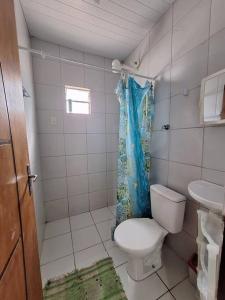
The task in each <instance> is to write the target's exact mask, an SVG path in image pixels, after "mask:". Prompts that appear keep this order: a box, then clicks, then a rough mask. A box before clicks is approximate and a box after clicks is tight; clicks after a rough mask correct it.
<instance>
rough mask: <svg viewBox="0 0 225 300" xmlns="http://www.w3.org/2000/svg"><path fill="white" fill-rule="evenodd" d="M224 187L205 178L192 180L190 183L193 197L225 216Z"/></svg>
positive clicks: (189, 187)
mask: <svg viewBox="0 0 225 300" xmlns="http://www.w3.org/2000/svg"><path fill="white" fill-rule="evenodd" d="M224 191H225V190H224V187H222V186H219V185H217V184H214V183H210V182H208V181H204V180H196V181H192V182H191V183H189V185H188V192H189V194H190V195H191V197H192V198H194V199H195V200H196V201H197V202H199V203H200V204H202V205H203V206H204V207H206V208H208V209H209V210H212V211H214V212H216V213H219V214H222V215H223V216H225V193H224Z"/></svg>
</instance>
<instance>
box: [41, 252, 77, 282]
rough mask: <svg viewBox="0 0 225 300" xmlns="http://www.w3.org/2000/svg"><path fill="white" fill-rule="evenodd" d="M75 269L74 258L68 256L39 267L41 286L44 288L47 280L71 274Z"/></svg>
mask: <svg viewBox="0 0 225 300" xmlns="http://www.w3.org/2000/svg"><path fill="white" fill-rule="evenodd" d="M74 269H75V266H74V257H73V255H69V256H66V257H63V258H60V259H57V260H55V261H53V262H50V263H48V264H46V265H44V266H42V267H41V276H42V285H43V286H44V285H45V284H46V282H47V281H48V280H49V279H53V278H55V277H58V276H61V275H63V274H67V273H70V272H72V271H73V270H74Z"/></svg>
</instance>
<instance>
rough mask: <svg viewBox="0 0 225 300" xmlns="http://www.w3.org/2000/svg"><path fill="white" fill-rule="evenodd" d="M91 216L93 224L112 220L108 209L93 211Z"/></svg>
mask: <svg viewBox="0 0 225 300" xmlns="http://www.w3.org/2000/svg"><path fill="white" fill-rule="evenodd" d="M91 214H92V217H93V219H94V222H95V223H100V222H103V221H107V220H110V219H112V218H113V214H112V213H111V211H110V209H109V208H108V207H104V208H100V209H96V210H93V211H91Z"/></svg>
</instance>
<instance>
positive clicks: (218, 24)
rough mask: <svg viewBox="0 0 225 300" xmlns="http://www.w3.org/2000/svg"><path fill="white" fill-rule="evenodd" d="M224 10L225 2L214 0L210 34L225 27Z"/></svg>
mask: <svg viewBox="0 0 225 300" xmlns="http://www.w3.org/2000/svg"><path fill="white" fill-rule="evenodd" d="M224 10H225V2H224V1H223V0H212V5H211V23H210V35H213V34H214V33H216V32H218V31H219V30H221V29H224V28H225V18H224Z"/></svg>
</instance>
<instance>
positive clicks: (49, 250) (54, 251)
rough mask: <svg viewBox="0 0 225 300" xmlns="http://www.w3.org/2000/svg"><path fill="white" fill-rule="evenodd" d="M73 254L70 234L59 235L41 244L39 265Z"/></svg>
mask: <svg viewBox="0 0 225 300" xmlns="http://www.w3.org/2000/svg"><path fill="white" fill-rule="evenodd" d="M72 253H73V247H72V238H71V233H67V234H63V235H59V236H57V237H54V238H51V239H48V240H45V241H44V242H43V248H42V255H41V264H42V265H43V264H46V263H48V262H51V261H54V260H56V259H58V258H61V257H64V256H67V255H69V254H72Z"/></svg>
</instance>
